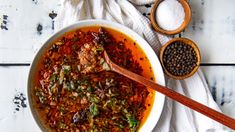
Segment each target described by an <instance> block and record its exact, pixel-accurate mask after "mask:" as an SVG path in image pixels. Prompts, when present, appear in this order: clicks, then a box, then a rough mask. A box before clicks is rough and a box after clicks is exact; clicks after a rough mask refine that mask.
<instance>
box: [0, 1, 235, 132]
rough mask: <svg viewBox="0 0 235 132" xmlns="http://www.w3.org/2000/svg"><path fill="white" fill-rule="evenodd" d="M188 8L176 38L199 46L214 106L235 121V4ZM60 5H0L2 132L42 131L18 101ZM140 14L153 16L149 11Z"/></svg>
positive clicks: (211, 3) (198, 4)
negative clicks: (188, 16) (188, 17)
mask: <svg viewBox="0 0 235 132" xmlns="http://www.w3.org/2000/svg"><path fill="white" fill-rule="evenodd" d="M189 3H190V5H191V8H192V14H193V18H192V20H191V23H190V25H189V26H188V28H187V29H186V30H185V31H184V32H183V33H181V34H180V35H177V36H183V37H188V38H190V39H192V40H194V41H195V42H196V43H197V44H198V46H199V48H200V51H201V55H202V64H201V68H202V69H203V71H204V73H205V76H206V78H207V81H208V84H209V86H210V90H211V92H212V95H213V97H214V100H215V101H216V102H217V103H218V105H219V107H220V108H221V109H222V111H223V112H224V113H225V114H227V115H229V116H231V117H234V118H235V111H234V108H235V96H234V94H235V86H234V85H235V52H234V51H235V8H234V6H235V0H189ZM61 4H62V3H60V1H58V0H49V1H48V0H0V91H1V92H0V131H8V132H10V131H12V132H13V131H16V130H17V131H21V132H27V131H28V132H30V131H32V130H33V131H40V129H39V128H38V126H37V125H36V123H35V121H34V120H33V117H32V115H31V113H30V110H29V106H28V102H27V99H26V100H21V99H18V98H16V100H14V98H15V97H18V96H21V95H20V94H21V93H22V94H23V96H24V97H25V96H26V91H27V84H26V83H27V76H28V71H29V66H30V63H31V62H32V59H33V57H34V55H35V53H36V51H37V50H38V49H39V48H40V47H41V46H42V44H43V42H44V41H45V40H46V39H48V38H49V37H50V36H51V35H52V34H53V33H55V31H56V30H57V27H55V26H54V24H55V23H56V22H57V17H58V16H56V15H60V14H57V13H58V10H59V9H60V7H61ZM137 8H138V9H140V10H141V11H142V13H143V15H145V16H149V10H150V8H151V5H145V6H142V7H137ZM54 17H55V18H54ZM26 98H27V97H26ZM14 101H15V103H14ZM17 101H18V102H19V103H20V104H17V103H16V102H17ZM21 102H23V103H24V102H25V103H26V107H25V106H24V105H22V104H21Z"/></svg>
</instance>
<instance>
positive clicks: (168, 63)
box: [162, 40, 198, 76]
mask: <svg viewBox="0 0 235 132" xmlns="http://www.w3.org/2000/svg"><path fill="white" fill-rule="evenodd" d="M162 60H163V65H164V66H165V68H166V70H167V71H168V72H169V73H170V74H172V75H174V76H184V75H187V74H189V73H191V72H192V71H193V69H194V68H195V67H196V66H197V62H198V58H197V54H196V52H195V50H194V49H193V47H192V46H190V45H188V44H185V43H184V42H182V41H180V40H179V41H175V42H173V43H171V44H169V45H168V46H167V47H166V48H165V50H164V52H163V59H162Z"/></svg>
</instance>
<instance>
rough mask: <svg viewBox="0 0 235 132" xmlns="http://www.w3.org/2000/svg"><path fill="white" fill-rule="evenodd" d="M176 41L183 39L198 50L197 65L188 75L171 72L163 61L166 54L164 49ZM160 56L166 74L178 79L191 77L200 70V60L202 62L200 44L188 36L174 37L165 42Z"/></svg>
mask: <svg viewBox="0 0 235 132" xmlns="http://www.w3.org/2000/svg"><path fill="white" fill-rule="evenodd" d="M176 41H181V42H183V43H184V44H186V45H189V46H191V47H192V48H193V49H194V51H195V52H196V55H197V59H198V60H197V65H196V67H195V68H194V69H193V70H192V71H191V72H190V73H189V74H186V75H183V76H176V75H173V74H171V73H170V72H169V71H168V70H167V69H166V67H165V65H164V63H163V54H164V51H165V49H166V47H168V46H169V45H171V44H172V43H173V42H176ZM159 56H160V61H161V63H162V67H163V69H164V72H165V73H166V75H167V76H169V77H171V78H174V79H177V80H182V79H186V78H188V77H191V76H192V75H194V73H195V72H196V71H197V70H198V68H199V66H200V62H201V54H200V50H199V48H198V46H197V45H196V43H195V42H193V41H192V40H190V39H188V38H173V39H171V40H170V41H168V42H167V43H166V44H164V45H163V46H162V48H161V49H160V55H159Z"/></svg>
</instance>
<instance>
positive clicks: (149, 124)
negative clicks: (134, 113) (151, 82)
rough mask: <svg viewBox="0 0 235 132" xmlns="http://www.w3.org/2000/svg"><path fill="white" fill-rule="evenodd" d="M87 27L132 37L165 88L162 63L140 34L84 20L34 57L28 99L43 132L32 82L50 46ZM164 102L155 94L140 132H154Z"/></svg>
mask: <svg viewBox="0 0 235 132" xmlns="http://www.w3.org/2000/svg"><path fill="white" fill-rule="evenodd" d="M87 26H103V27H108V28H111V29H114V30H116V31H118V32H120V33H123V34H125V35H126V36H128V37H130V38H131V39H133V40H134V41H135V42H136V43H137V44H138V45H139V47H140V48H141V49H142V51H143V52H144V53H145V55H146V56H147V58H148V59H149V62H150V65H151V67H152V70H153V73H154V77H155V82H158V84H160V85H163V86H165V78H164V73H163V69H162V66H161V63H160V61H159V59H158V57H157V55H156V53H155V52H154V50H153V49H152V47H151V46H150V45H149V44H148V43H147V42H146V40H144V39H143V38H142V37H141V36H140V35H139V34H137V33H136V32H134V31H133V30H131V29H129V28H128V27H126V26H124V25H121V24H118V23H115V22H111V21H106V20H94V19H93V20H82V21H78V22H76V23H74V24H71V25H69V26H66V27H64V28H62V29H61V30H59V31H57V32H56V33H55V34H53V35H52V36H51V37H49V39H47V41H45V43H44V44H43V45H42V46H41V47H40V49H39V50H38V51H37V53H36V54H35V56H34V59H33V61H32V62H31V65H30V70H29V74H28V80H27V98H28V101H29V106H30V111H31V114H32V115H33V118H34V120H35V121H36V123H37V125H38V126H39V127H40V129H41V130H43V131H47V129H46V127H45V125H43V123H41V121H40V118H39V117H38V114H37V112H36V110H35V109H34V108H33V99H32V96H33V95H32V91H33V86H35V85H34V82H32V81H31V78H33V77H34V75H35V73H36V69H37V66H38V62H39V59H40V58H41V56H42V55H43V53H44V52H45V50H46V49H47V48H48V46H50V45H51V43H52V42H53V41H54V40H55V39H57V38H58V37H60V36H62V35H63V34H64V33H66V32H69V31H73V30H76V29H79V28H82V27H87ZM164 102H165V96H164V95H163V94H161V93H159V92H155V97H154V102H153V106H152V109H151V111H150V113H149V115H148V117H147V119H146V121H145V122H144V124H143V125H142V126H141V127H140V128H139V130H138V131H140V132H142V131H143V132H145V131H152V130H153V129H154V128H155V126H156V124H157V122H158V121H159V119H160V116H161V114H162V111H163V107H164Z"/></svg>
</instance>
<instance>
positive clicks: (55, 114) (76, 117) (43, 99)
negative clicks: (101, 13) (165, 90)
mask: <svg viewBox="0 0 235 132" xmlns="http://www.w3.org/2000/svg"><path fill="white" fill-rule="evenodd" d="M104 49H105V50H106V51H107V53H108V55H109V57H110V58H111V60H112V61H113V62H115V63H116V64H118V65H119V66H122V67H124V68H126V69H128V70H130V71H132V72H135V73H137V74H140V75H142V76H145V77H146V78H149V79H152V80H153V79H154V76H153V73H152V70H151V66H150V63H149V61H148V59H147V57H146V56H145V54H144V52H143V51H142V50H141V49H140V48H139V46H138V45H137V44H136V43H135V42H134V41H133V40H132V39H130V38H129V37H128V36H126V35H124V34H122V33H120V32H118V31H115V30H113V29H110V28H106V27H105V28H102V27H99V26H94V27H84V28H80V29H78V30H74V31H71V32H68V33H65V34H64V35H63V36H62V37H60V38H58V39H57V40H55V41H54V42H53V43H52V44H51V46H50V47H49V48H48V50H47V51H46V53H45V54H44V56H43V57H42V59H41V62H40V64H39V65H40V66H39V71H38V76H37V77H36V78H35V81H36V84H37V86H35V88H34V95H35V96H34V102H35V106H34V107H35V108H36V110H37V112H38V113H39V115H40V117H41V120H42V121H43V123H44V124H46V126H48V127H49V128H50V129H51V130H53V131H110V130H111V131H137V130H138V128H139V127H141V125H142V124H143V123H144V121H145V120H146V118H147V116H148V114H149V112H150V110H151V107H152V103H153V99H154V91H152V90H150V89H146V88H145V86H143V85H141V84H138V83H136V82H134V81H132V80H130V79H128V78H126V77H124V76H122V75H119V74H117V73H114V72H111V71H105V70H103V71H102V70H99V69H97V68H94V66H93V64H94V62H96V63H97V62H98V63H99V64H100V65H101V66H102V67H104V68H105V67H106V65H105V62H104V60H102V58H97V56H98V55H102V52H103V50H104Z"/></svg>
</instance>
